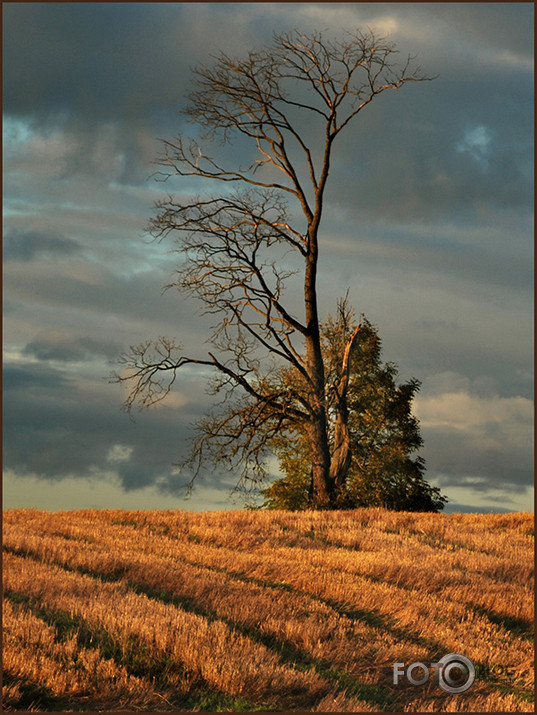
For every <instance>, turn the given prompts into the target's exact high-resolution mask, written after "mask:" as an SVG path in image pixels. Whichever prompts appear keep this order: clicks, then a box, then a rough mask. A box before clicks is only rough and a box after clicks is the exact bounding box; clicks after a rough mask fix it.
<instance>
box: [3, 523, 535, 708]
mask: <svg viewBox="0 0 537 715" xmlns="http://www.w3.org/2000/svg"><path fill="white" fill-rule="evenodd" d="M452 516H457V518H456V519H451V518H450V517H444V516H443V515H438V514H436V515H423V514H422V515H419V514H402V513H400V514H393V513H390V512H384V511H383V510H375V509H372V510H357V512H356V513H350V512H344V513H337V514H330V513H319V512H317V513H309V512H308V513H303V514H288V513H283V512H275V513H272V514H271V513H268V512H247V511H246V512H232V513H225V512H217V513H206V514H195V513H188V512H124V511H117V510H106V511H82V512H65V513H59V514H48V513H46V512H38V511H35V510H14V511H11V512H7V513H6V516H5V519H4V550H5V558H4V569H5V572H4V584H5V588H6V592H7V593H8V595H9V596H10V597H11V598H15V600H17V599H19V600H24V599H27V603H26V605H25V606H24V608H25V609H26V610H25V611H24V614H26V616H28V617H30V616H31V617H33V618H36V614H37V615H38V616H39V617H41V616H42V614H43V613H45V614H46V617H45V616H43V617H44V618H45V620H46V621H47V623H50V624H52V625H50V626H47V624H44V627H45V629H46V628H47V627H56V637H58V633H57V624H56V626H55V620H54V619H61V614H69V618H71V619H74V620H73V622H76V623H78V624H79V628H80V629H82V630H85V631H87V632H89V633H92V634H94V636H93V637H94V639H95V642H93V643H91V645H90V647H86V646H87V645H88V643H87V642H83V639H82V638H81V635H80V632H79V633H78V636H77V640H76V643H77V645H76V647H77V648H78V649H79V650H80V652H82V653H86V651H87V653H91V654H92V655H91V656H84V657H88V658H90V660H91V658H93V659H94V660H95V662H98V661H99V660H100V659H103V662H107V660H106V657H105V656H106V653H107V651H106V648H104V646H102V647H100V648H98V647H97V648H96V647H95V643H96V642H97V641H98V639H99V637H101V636H102V637H103V638H104V636H103V635H102V634H105V635H106V638H108V639H111V642H113V643H114V644H115V645H114V647H115V648H116V651H115V655H114V656H113V657H112V658H108V662H109V663H110V664H111V665H109V666H107V667H110V668H112V669H113V668H117V669H118V673H123V675H121V677H120V676H119V675H117V676H114V682H115V683H116V684H119V683H120V682H121V683H123V686H122V687H123V688H124V690H118V691H117V692H116V691H112V690H111V689H107V687H106V686H103V688H102V690H104V691H106V692H108V693H109V694H111V695H110V697H111V698H112V700H113V701H114V702H115V703H116V704H117V703H119V702H123V701H122V700H121V698H123V699H124V702H125V703H129V702H130V701H129V697H134V695H133V693H134V691H136V690H137V691H138V692H137V695H138V696H139V697H140V701H136V700H132V703H133V705H132V707H134V708H138V707H139V705H138V704H137V703H138V702H142V703H143V702H146V701H147V702H149V701H151V702H154V701H155V700H162V702H163V703H164V704H165V703H166V702H167V703H168V705H167V706H166V707H172V703H173V702H174V701H173V696H170V695H169V689H170V686H171V685H174V682H175V683H176V684H177V687H183V689H184V692H183V694H182V700H181V698H179V700H177V699H176V701H175V702H182V703H183V704H184V703H187V704H188V703H190V705H191V707H189V708H188V709H204V708H203V704H204V702H205V703H208V702H212V707H213V709H216V710H220V709H224V710H225V709H245V708H249V709H259V708H264V709H280V708H285V709H309V710H326V711H342V710H344V711H355V710H359V711H368V710H369V711H375V710H376V711H379V710H381V711H388V710H399V711H401V710H405V709H413V706H414V703H417V702H419V709H420V710H423V711H429V710H435V709H437V710H450V709H461V710H468V709H471V706H472V703H474V704H475V705H477V703H479V704H480V707H482V708H483V709H484V710H483V711H492V710H495V709H498V710H507V711H524V710H528V709H529V706H530V704H531V701H532V694H531V688H532V684H533V651H532V648H531V639H532V634H533V588H532V586H533V580H532V579H533V564H532V544H533V536H532V534H533V531H532V522H531V519H530V518H529V515H488V516H482V515H479V517H480V518H478V517H476V516H475V515H463V516H462V517H461V515H452ZM464 527H466V528H464ZM509 536H510V537H511V542H512V548H511V550H510V552H509V553H507V552H506V551H505V550H504V551H502V549H501V548H500V547H499V545H500V544H501V545H503V547H506V545H507V543H508V540H509V539H508V537H509ZM513 555H514V556H513ZM16 608H18V609H19V610H18V611H17V619H20V618H23V611H21V610H20V609H21V608H23V607H22V606H20V605H19V606H17V607H16ZM28 609H30V610H28ZM40 609H41V610H40ZM32 613H33V614H34V615H33V616H32ZM13 614H14V612H13V613H11V616H10V617H11V619H12V620H13V618H14V615H13ZM26 616H24V617H26ZM47 618H48V619H49V620H47ZM37 620H39V618H38V619H37ZM41 623H42V624H43V621H41ZM99 634H101V636H99ZM73 638H74V636H71V640H69V639H68V638H66V637H65V636H64V637H63V639H60V641H58V642H56V643H55V646H54V647H55V648H56V651H54V652H53V651H50V652H49V651H46V649H45V650H44V651H43V652H44V653H45V652H46V654H47V658H49V660H50V663H49V664H48V665H47V668H46V669H48V670H47V672H48V671H50V672H53V670H54V666H53V663H57V662H61V661H59V660H58V658H59V655H58V654H59V653H61V652H62V650H63V649H64V648H65V649H68V648H69V647H72V646H69V645H68V644H69V643H71V642H74V641H73ZM106 638H104V640H106ZM103 642H104V641H103ZM117 649H119V650H117ZM133 649H134V650H135V649H138V651H139V653H140V654H141V655H140V659H139V662H138V664H137V667H136V668H134V669H133V668H132V667H131V666H132V662H131V663H129V659H130V660H132V654H133V652H134V650H133ZM15 650H16V649H15ZM22 651H23V647H22V646H21V652H22ZM450 652H455V653H464V654H465V655H466V656H467V657H469V658H471V660H472V661H473V662H474V664H475V665H476V668H477V672H478V678H477V679H476V682H475V683H474V685H473V686H472V691H471V693H472V695H471V697H468V696H467V697H466V699H463V698H462V696H457V695H453V696H449V695H448V694H447V693H446V692H443V690H441V689H439V688H438V686H437V685H436V684H435V683H433V682H432V680H431V681H429V683H427V685H426V686H424V687H423V688H421V689H418V691H416V688H413V687H412V686H409V685H408V684H406V685H405V684H404V683H403V684H401V685H399V686H398V687H394V684H393V681H392V674H393V664H394V663H395V662H404V663H411V662H413V661H420V662H424V663H431V662H434V661H436V660H438V658H439V657H441V656H443V655H445V654H447V653H450ZM127 653H129V654H131V655H129V657H128V658H127V657H126V656H125V654H127ZM55 654H56V655H55ZM81 657H82V656H81ZM23 659H24V658H23ZM47 662H48V661H47ZM68 662H69V663H70V662H71V661H68ZM80 662H82V661H80ZM88 662H90V661H88ZM28 663H31V660H28ZM32 667H33V666H32ZM103 667H104V666H103ZM29 668H30V665H28V666H27V670H24V668H23V667H22V666H21V668H19V671H20V672H18V676H17V677H18V679H19V680H18V681H16V682H15V680H13V681H12V682H11V681H10V683H9V684H8V688H10V687H11V688H12V689H14V691H15V690H16V689H17V688H18V687H19V684H20V687H23V688H24V687H26V686H25V683H26V684H27V683H28V682H29V683H38V682H40V684H41V686H42V687H43V688H45V689H46V692H45V690H44V691H43V693H44V694H43V695H42V700H43V702H51V703H52V702H53V700H54V698H57V697H58V695H57V692H56V691H54V689H53V688H51V687H50V683H48V681H47V680H46V678H45V676H43V677H41V676H38V675H36V673H38V671H36V670H35V669H34V670H33V671H31V672H30V670H28V669H29ZM122 668H123V670H121V669H122ZM159 668H160V670H159ZM81 672H82V671H81ZM174 672H175V675H174ZM174 677H175V681H174ZM121 678H124V679H125V678H126V679H127V680H125V681H124V682H123V681H122V680H121ZM128 678H138V679H139V680H140V683H141V685H140V686H139V688H136V687H134V688H132V689H131V690H129V688H128V687H127V685H126V683H128V682H131V681H129V680H128ZM74 682H78V683H79V686H78V687H80V688H82V690H81V691H80V692H81V693H82V692H86V691H84V690H83V688H84V687H86V688H88V687H90V686H91V683H90V684H89V685H84V683H85V681H84V677H83V675H80V678H79V680H78V681H75V680H72V681H69V683H74ZM132 682H133V683H135V682H137V681H132ZM47 683H48V684H47ZM179 684H181V685H180V686H179ZM69 687H74V686H71V685H69V684H68V683H67V681H66V684H64V685H62V686H61V687H60V689H59V692H60V691H61V694H62V695H63V697H64V699H65V698H67V701H69V702H70V701H72V699H73V697H74V694H75V695H76V692H78V691H76V690H69ZM118 687H119V685H118ZM143 688H146V690H143ZM151 688H152V689H153V690H151ZM155 688H156V689H155ZM19 689H20V688H19ZM204 689H205V691H206V692H207V693H209V694H210V697H209V699H208V700H207V699H206V700H205V701H203V700H201V699H198V700H197V701H196V699H195V698H194V699H193V693H194V691H196V690H198V691H199V692H201V691H203V690H204ZM88 693H89V695H87V696H85V695H82V694H81V695H80V697H79V701H80V703H83V702H84V698H85V697H87V698H88V699H89V700H90V701H91V700H93V701H94V700H95V698H94V695H92V694H91V692H90V691H88ZM46 695H47V696H48V697H49V700H48V701H47V697H45V696H46ZM178 697H179V695H178ZM211 697H212V698H213V699H212V700H211ZM69 699H71V700H69ZM127 707H129V706H128V705H127ZM166 707H161V708H160V709H166ZM531 707H532V706H531Z"/></svg>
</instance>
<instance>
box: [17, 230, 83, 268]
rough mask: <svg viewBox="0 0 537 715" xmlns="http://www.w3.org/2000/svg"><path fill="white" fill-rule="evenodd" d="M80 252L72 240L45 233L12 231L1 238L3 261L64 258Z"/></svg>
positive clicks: (79, 246)
mask: <svg viewBox="0 0 537 715" xmlns="http://www.w3.org/2000/svg"><path fill="white" fill-rule="evenodd" d="M81 251H82V246H81V245H80V244H79V243H78V242H77V241H75V240H73V239H72V238H67V237H65V236H61V235H58V234H54V233H51V232H45V231H31V230H28V231H24V230H18V229H12V230H9V231H6V233H5V234H4V237H3V255H4V259H5V260H19V261H31V260H33V259H35V258H37V257H43V256H46V257H66V256H73V255H76V254H78V253H80V252H81Z"/></svg>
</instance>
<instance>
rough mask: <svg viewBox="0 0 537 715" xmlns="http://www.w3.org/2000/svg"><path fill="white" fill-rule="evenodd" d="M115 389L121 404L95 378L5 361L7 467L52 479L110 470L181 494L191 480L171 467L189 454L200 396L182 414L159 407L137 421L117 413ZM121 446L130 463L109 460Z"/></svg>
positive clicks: (133, 484)
mask: <svg viewBox="0 0 537 715" xmlns="http://www.w3.org/2000/svg"><path fill="white" fill-rule="evenodd" d="M109 389H110V392H111V393H112V392H114V391H113V390H112V388H111V387H110V388H109ZM115 393H116V397H117V402H114V400H113V399H112V400H110V399H108V397H107V396H105V397H104V398H103V393H102V387H101V386H100V385H99V384H98V383H94V384H93V385H92V383H91V382H89V383H87V384H86V385H81V384H80V382H79V380H78V379H75V378H74V377H70V378H68V377H66V376H65V375H64V374H63V373H62V372H60V371H59V370H55V369H53V368H51V367H49V366H44V365H33V364H26V365H11V364H7V365H6V366H5V369H4V414H5V415H8V416H9V420H5V422H4V450H3V458H4V468H5V469H12V470H14V471H15V472H17V473H19V474H36V475H37V476H38V477H40V478H42V479H46V480H51V481H57V480H59V479H62V478H64V477H66V476H74V477H79V478H86V477H88V476H90V475H91V474H92V473H95V471H96V470H98V471H101V472H103V471H104V472H106V471H107V470H108V471H110V470H113V471H116V472H117V473H118V474H119V477H120V479H121V483H122V486H123V488H124V489H127V490H129V489H130V490H132V489H138V488H141V487H144V486H146V485H153V484H160V485H161V488H162V489H163V490H165V491H166V490H167V492H168V493H170V492H174V491H177V488H178V486H179V485H180V484H184V483H185V482H186V481H187V478H186V477H185V476H184V475H175V474H174V473H173V471H174V470H173V467H172V464H173V463H174V462H176V461H178V460H181V459H182V458H183V457H184V456H185V454H186V452H187V449H188V438H189V434H190V432H189V427H188V424H189V423H190V421H192V420H193V419H195V418H196V417H198V416H199V409H200V407H201V409H203V400H200V401H199V403H200V407H198V405H196V404H191V405H188V406H187V407H186V408H185V409H184V412H183V414H182V415H181V414H179V415H178V413H177V412H170V410H165V409H164V410H161V411H158V410H155V411H152V412H150V413H146V414H145V415H144V416H143V418H142V417H141V418H140V419H139V420H138V421H137V422H136V423H134V424H133V423H132V422H131V421H130V420H129V419H128V418H127V416H126V415H125V414H123V413H122V412H121V411H120V410H119V404H120V400H121V398H120V396H119V394H118V390H117V389H116V390H115ZM117 444H120V445H125V446H127V447H130V448H131V449H132V452H130V459H129V460H128V461H124V462H119V463H117V464H116V463H115V462H114V461H112V462H111V461H110V460H109V459H108V457H109V454H110V451H111V450H112V449H113V447H114V446H115V445H117Z"/></svg>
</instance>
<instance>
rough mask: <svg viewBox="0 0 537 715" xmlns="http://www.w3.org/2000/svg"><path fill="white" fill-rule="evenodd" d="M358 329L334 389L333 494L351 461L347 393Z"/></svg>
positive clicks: (350, 339)
mask: <svg viewBox="0 0 537 715" xmlns="http://www.w3.org/2000/svg"><path fill="white" fill-rule="evenodd" d="M360 328H361V325H358V326H357V327H356V328H355V329H354V331H353V332H352V334H351V336H350V337H349V339H348V341H347V345H346V346H345V351H344V353H343V359H342V364H341V377H340V379H339V383H338V385H337V388H336V422H335V425H334V448H333V451H332V459H331V464H330V482H331V483H332V484H333V485H334V492H335V493H337V492H338V491H340V490H341V489H342V488H343V487H344V486H345V483H346V481H347V476H348V473H349V468H350V466H351V461H352V452H351V438H350V433H349V409H348V406H347V392H348V387H349V378H350V371H351V360H352V352H353V349H354V346H355V344H356V338H357V336H358V333H359V332H360Z"/></svg>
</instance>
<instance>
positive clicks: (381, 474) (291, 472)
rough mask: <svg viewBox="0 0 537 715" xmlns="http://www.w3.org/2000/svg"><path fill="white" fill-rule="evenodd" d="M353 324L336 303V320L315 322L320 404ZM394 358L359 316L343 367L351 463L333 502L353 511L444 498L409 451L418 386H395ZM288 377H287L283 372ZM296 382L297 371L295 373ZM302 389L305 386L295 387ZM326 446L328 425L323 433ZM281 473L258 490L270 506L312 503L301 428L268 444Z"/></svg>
mask: <svg viewBox="0 0 537 715" xmlns="http://www.w3.org/2000/svg"><path fill="white" fill-rule="evenodd" d="M354 329H355V323H353V322H352V313H351V312H350V311H349V310H348V308H347V306H346V304H345V303H342V304H340V311H339V315H338V318H337V319H334V318H332V317H329V318H328V320H327V321H326V322H325V323H324V324H322V326H321V335H322V340H323V355H324V358H325V374H326V376H327V402H328V410H329V414H330V413H331V411H332V409H333V401H334V394H335V390H334V388H335V385H337V383H338V380H339V374H338V373H339V370H340V364H341V360H340V356H341V351H342V348H343V346H344V345H345V343H346V342H347V339H348V335H349V333H352V332H353V330H354ZM397 378H398V369H397V366H396V365H395V363H393V362H388V363H385V364H383V363H382V361H381V340H380V338H379V335H378V331H377V329H376V328H375V326H373V325H372V324H371V323H370V322H369V321H368V320H367V319H366V318H365V317H364V316H362V319H361V322H360V330H359V332H358V335H357V339H356V343H355V348H354V350H353V353H352V359H351V364H350V372H349V387H348V399H347V404H348V411H349V414H348V426H349V440H350V454H351V455H352V456H351V463H350V465H349V469H348V474H347V479H346V481H345V483H344V484H343V485H342V488H341V490H340V491H339V493H338V494H337V496H336V499H335V506H337V507H339V508H343V509H353V508H356V507H365V506H381V507H385V508H387V509H395V510H404V511H440V510H441V509H443V507H444V503H445V502H446V498H445V497H443V496H441V494H440V490H439V489H438V488H436V487H432V486H431V485H430V484H428V483H427V482H426V480H425V479H424V474H425V462H424V460H423V459H422V458H421V457H419V456H416V454H415V453H416V452H417V451H418V450H419V448H420V447H421V446H422V444H423V440H422V437H421V434H420V429H419V423H418V421H417V419H416V418H415V417H414V416H413V415H412V401H413V399H414V397H415V395H416V393H417V392H418V390H419V387H420V383H419V381H418V380H416V379H411V380H409V381H408V382H405V383H401V384H398V382H397ZM289 379H291V380H292V379H293V377H292V376H291V375H289ZM294 379H295V381H296V382H300V381H301V380H300V376H299V375H294ZM302 389H304V387H303V388H302ZM329 439H330V442H331V445H330V446H331V450H332V451H333V444H332V442H333V440H334V430H331V431H330V432H329ZM274 448H275V451H276V453H277V455H278V459H279V463H280V469H281V471H282V472H284V474H285V476H284V477H282V478H280V479H277V480H276V481H274V482H273V483H272V484H271V485H270V486H269V487H268V488H265V489H263V490H262V492H261V493H262V495H263V496H264V497H265V502H264V504H263V506H264V507H265V508H269V509H291V510H302V509H308V508H312V505H313V493H312V479H311V458H310V454H309V445H308V440H307V436H306V435H305V434H304V432H303V431H301V430H300V429H295V430H293V431H292V433H289V434H283V433H282V434H279V435H278V437H277V438H276V440H275V442H274Z"/></svg>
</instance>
